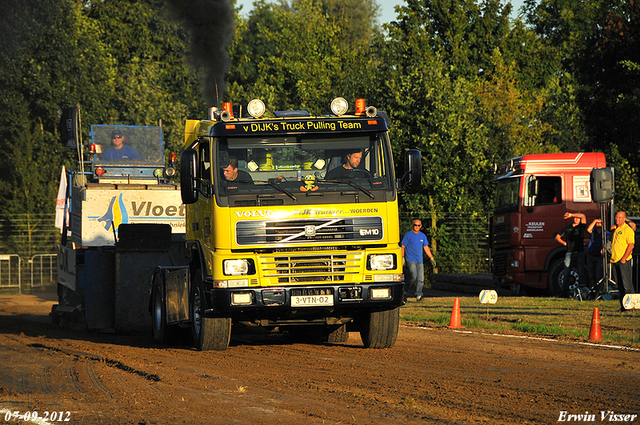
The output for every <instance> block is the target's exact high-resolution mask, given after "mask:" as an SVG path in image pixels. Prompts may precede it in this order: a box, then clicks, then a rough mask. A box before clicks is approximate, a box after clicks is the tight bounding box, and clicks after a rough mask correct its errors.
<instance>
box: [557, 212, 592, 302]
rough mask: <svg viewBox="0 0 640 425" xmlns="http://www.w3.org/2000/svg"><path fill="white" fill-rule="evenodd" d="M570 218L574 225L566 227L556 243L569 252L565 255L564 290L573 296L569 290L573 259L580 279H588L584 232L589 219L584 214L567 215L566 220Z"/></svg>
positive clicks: (559, 234)
mask: <svg viewBox="0 0 640 425" xmlns="http://www.w3.org/2000/svg"><path fill="white" fill-rule="evenodd" d="M569 218H572V219H573V223H571V224H567V225H566V226H564V227H563V228H562V230H561V231H560V233H558V234H557V235H556V241H558V243H559V244H561V245H564V246H566V247H567V252H566V253H565V255H564V279H563V288H562V289H563V290H564V292H565V293H566V294H571V291H570V288H569V273H570V271H571V260H572V259H575V260H576V265H577V267H578V278H579V279H584V280H586V278H587V275H586V273H585V270H584V231H585V229H586V227H587V217H586V216H585V215H584V214H582V213H565V215H564V219H565V220H567V219H569ZM576 283H578V282H576ZM571 289H573V288H571Z"/></svg>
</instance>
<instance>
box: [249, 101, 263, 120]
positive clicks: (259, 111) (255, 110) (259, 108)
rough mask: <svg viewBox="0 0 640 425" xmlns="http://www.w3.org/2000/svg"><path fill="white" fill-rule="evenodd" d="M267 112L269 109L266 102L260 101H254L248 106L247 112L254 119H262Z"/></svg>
mask: <svg viewBox="0 0 640 425" xmlns="http://www.w3.org/2000/svg"><path fill="white" fill-rule="evenodd" d="M266 110H267V108H266V107H265V105H264V102H263V101H262V100H260V99H253V100H252V101H251V102H249V104H248V105H247V112H249V115H251V116H252V117H253V118H260V117H261V116H263V115H264V112H265V111H266Z"/></svg>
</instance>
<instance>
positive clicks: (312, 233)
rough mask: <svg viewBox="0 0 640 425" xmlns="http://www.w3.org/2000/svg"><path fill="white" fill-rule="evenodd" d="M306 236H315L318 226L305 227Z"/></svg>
mask: <svg viewBox="0 0 640 425" xmlns="http://www.w3.org/2000/svg"><path fill="white" fill-rule="evenodd" d="M304 235H305V236H315V235H316V226H313V225H309V226H304Z"/></svg>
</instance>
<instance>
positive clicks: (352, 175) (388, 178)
mask: <svg viewBox="0 0 640 425" xmlns="http://www.w3.org/2000/svg"><path fill="white" fill-rule="evenodd" d="M385 138H386V133H377V134H358V135H355V136H350V137H349V136H346V135H341V137H335V136H327V137H319V136H318V135H313V136H312V137H309V136H307V137H304V136H299V135H298V136H296V135H293V136H289V135H287V136H276V137H248V138H226V139H219V140H218V143H217V144H216V147H215V153H214V155H215V157H216V158H217V161H216V170H215V171H214V172H215V174H214V176H216V177H215V178H214V181H215V180H217V182H219V184H215V186H216V188H217V192H218V195H219V196H225V195H226V196H231V195H238V194H243V195H256V196H271V197H273V196H274V194H283V195H285V196H286V197H288V198H290V199H292V200H296V199H297V198H298V197H300V196H301V195H306V194H310V195H311V194H322V193H328V192H336V191H343V192H348V193H349V194H352V193H353V192H354V191H355V192H356V193H357V194H358V195H359V196H362V197H364V198H369V199H373V198H375V194H374V193H373V192H374V191H376V190H379V189H387V190H388V189H390V188H392V187H393V186H392V182H393V172H392V162H391V158H390V152H389V151H388V149H387V148H386V147H387V146H388V144H387V143H385V140H386V139H385Z"/></svg>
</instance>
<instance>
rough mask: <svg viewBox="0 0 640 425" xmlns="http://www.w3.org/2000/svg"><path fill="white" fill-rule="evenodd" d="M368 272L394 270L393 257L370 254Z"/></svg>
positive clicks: (390, 255) (391, 255)
mask: <svg viewBox="0 0 640 425" xmlns="http://www.w3.org/2000/svg"><path fill="white" fill-rule="evenodd" d="M368 263H369V270H392V269H395V263H396V262H395V255H393V254H372V255H370V256H369V261H368Z"/></svg>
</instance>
